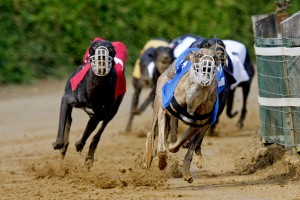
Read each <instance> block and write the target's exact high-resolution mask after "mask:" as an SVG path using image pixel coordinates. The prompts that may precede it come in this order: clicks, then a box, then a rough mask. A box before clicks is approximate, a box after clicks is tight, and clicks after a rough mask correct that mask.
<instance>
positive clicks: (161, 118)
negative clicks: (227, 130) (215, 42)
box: [144, 48, 223, 183]
mask: <svg viewBox="0 0 300 200" xmlns="http://www.w3.org/2000/svg"><path fill="white" fill-rule="evenodd" d="M219 64H220V59H219V56H218V54H217V53H216V51H213V50H210V49H205V48H201V49H197V48H196V49H188V50H187V51H185V52H184V53H183V54H182V55H181V56H179V57H178V58H177V59H176V60H175V61H174V62H173V64H172V65H170V67H169V68H168V69H167V70H166V71H165V72H164V73H163V74H162V75H161V76H160V77H159V79H158V82H157V89H156V94H155V101H154V108H153V109H154V112H153V121H152V126H151V130H150V131H149V132H148V134H147V139H146V151H145V157H144V159H145V160H144V161H145V162H144V164H145V167H146V168H149V167H150V165H151V162H152V158H153V155H154V139H155V135H156V134H158V147H157V155H158V159H159V161H158V167H159V169H161V170H163V169H164V168H165V167H166V165H167V149H168V150H169V151H170V152H173V153H175V152H177V151H178V150H179V148H180V147H181V146H182V145H183V144H184V143H186V142H187V141H190V145H189V146H188V151H187V153H186V155H185V158H184V161H183V177H184V180H186V181H188V182H189V183H191V182H192V181H193V178H192V176H191V174H190V163H191V161H192V157H193V152H194V151H196V147H198V149H199V151H200V154H199V153H198V152H196V159H197V157H199V158H198V159H197V160H198V162H199V163H198V164H199V165H198V166H199V167H200V166H201V164H202V162H201V148H199V147H200V146H201V142H202V139H203V137H204V135H205V133H206V132H207V130H209V127H210V126H211V124H212V123H214V122H215V120H216V117H218V115H216V114H217V113H218V112H222V111H218V109H217V107H216V106H219V103H218V102H217V99H218V90H219V88H218V80H217V78H216V74H217V73H218V72H217V69H218V71H219V72H220V73H221V71H222V67H221V66H219ZM175 74H176V76H175ZM177 75H182V76H181V78H176V77H180V76H177ZM220 77H221V76H220ZM174 80H178V81H177V82H176V81H175V83H176V84H175V86H174V85H173V84H172V83H173V82H174ZM222 87H223V86H222ZM167 88H171V94H173V96H172V95H171V96H170V95H168V90H167ZM172 88H173V91H172ZM178 119H180V120H182V121H183V122H184V123H185V124H187V125H188V126H189V128H188V130H187V131H186V132H185V133H184V134H183V135H182V136H181V137H180V138H179V140H177V133H178ZM157 132H158V133H157ZM169 134H171V143H170V144H169V145H168V147H167V148H166V146H165V144H166V143H167V138H168V135H169ZM176 140H177V141H176Z"/></svg>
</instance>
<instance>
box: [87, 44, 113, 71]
mask: <svg viewBox="0 0 300 200" xmlns="http://www.w3.org/2000/svg"><path fill="white" fill-rule="evenodd" d="M90 63H91V67H92V70H93V72H94V74H95V75H97V76H106V75H107V74H108V73H109V71H110V69H111V66H112V57H110V56H109V52H108V49H107V48H106V47H103V46H100V47H98V48H97V49H96V51H95V55H93V56H90Z"/></svg>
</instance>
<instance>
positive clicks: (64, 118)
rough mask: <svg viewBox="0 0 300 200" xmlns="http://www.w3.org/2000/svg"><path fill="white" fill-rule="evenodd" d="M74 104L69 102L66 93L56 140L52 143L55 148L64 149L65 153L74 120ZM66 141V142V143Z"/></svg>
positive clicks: (63, 98)
mask: <svg viewBox="0 0 300 200" xmlns="http://www.w3.org/2000/svg"><path fill="white" fill-rule="evenodd" d="M72 109H73V108H72V106H71V105H70V104H68V103H67V96H66V95H64V96H63V97H62V100H61V105H60V114H59V126H58V133H57V137H56V141H55V142H53V143H52V146H53V148H54V149H62V148H64V149H65V150H63V151H64V152H63V154H65V152H66V149H67V146H68V144H67V143H68V136H69V131H70V126H71V122H72V118H71V113H72ZM65 142H66V143H65Z"/></svg>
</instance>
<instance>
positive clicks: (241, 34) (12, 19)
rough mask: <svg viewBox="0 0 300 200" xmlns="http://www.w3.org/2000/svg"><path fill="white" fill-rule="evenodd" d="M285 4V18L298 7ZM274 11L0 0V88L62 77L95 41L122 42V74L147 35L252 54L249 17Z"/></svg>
mask: <svg viewBox="0 0 300 200" xmlns="http://www.w3.org/2000/svg"><path fill="white" fill-rule="evenodd" d="M292 3H293V7H292V8H291V9H290V10H289V12H290V13H295V12H296V11H297V10H295V9H296V8H297V5H296V4H298V7H299V5H300V3H298V2H292ZM275 7H276V6H275V2H274V1H267V0H256V1H255V3H254V1H238V0H201V1H192V2H188V1H186V2H184V1H181V0H173V1H164V0H156V1H153V0H110V1H104V0H103V1H97V0H86V1H79V0H64V1H61V0H1V2H0V32H1V37H0V83H1V84H8V83H30V82H32V81H34V80H38V79H44V78H48V77H55V78H65V77H66V76H67V74H69V73H70V72H71V71H73V70H74V69H75V68H77V66H78V65H79V64H80V61H81V59H82V57H83V54H84V52H85V50H86V48H87V47H88V46H89V44H90V42H91V40H93V38H95V37H102V38H104V39H107V40H110V41H116V40H119V41H122V42H124V43H125V44H126V46H127V48H128V61H127V68H126V70H127V73H128V74H129V73H130V72H131V70H132V66H133V64H134V61H135V59H136V58H137V56H138V53H139V50H140V49H141V48H142V46H143V45H144V43H145V42H146V41H147V40H149V39H151V38H155V37H161V38H165V39H168V40H172V39H173V38H176V37H178V36H180V35H182V34H185V33H193V34H196V35H200V36H203V37H210V36H212V35H216V36H217V37H220V38H224V39H225V38H226V39H236V40H239V41H241V42H243V43H245V44H246V45H247V46H248V47H249V48H250V49H251V51H252V52H253V50H252V46H253V37H252V23H251V16H252V15H255V14H262V13H271V12H273V11H274V10H275ZM293 9H294V10H293Z"/></svg>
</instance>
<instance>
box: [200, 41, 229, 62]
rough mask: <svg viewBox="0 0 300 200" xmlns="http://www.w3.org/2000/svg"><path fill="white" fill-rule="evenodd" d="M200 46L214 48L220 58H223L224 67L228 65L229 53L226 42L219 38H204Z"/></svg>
mask: <svg viewBox="0 0 300 200" xmlns="http://www.w3.org/2000/svg"><path fill="white" fill-rule="evenodd" d="M198 47H199V48H206V49H212V50H214V51H216V52H217V54H218V56H219V59H220V60H221V64H222V67H225V65H226V59H227V53H226V49H225V44H224V43H223V41H222V40H221V39H219V38H209V39H204V40H203V41H202V42H201V43H200V44H199V46H198Z"/></svg>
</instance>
